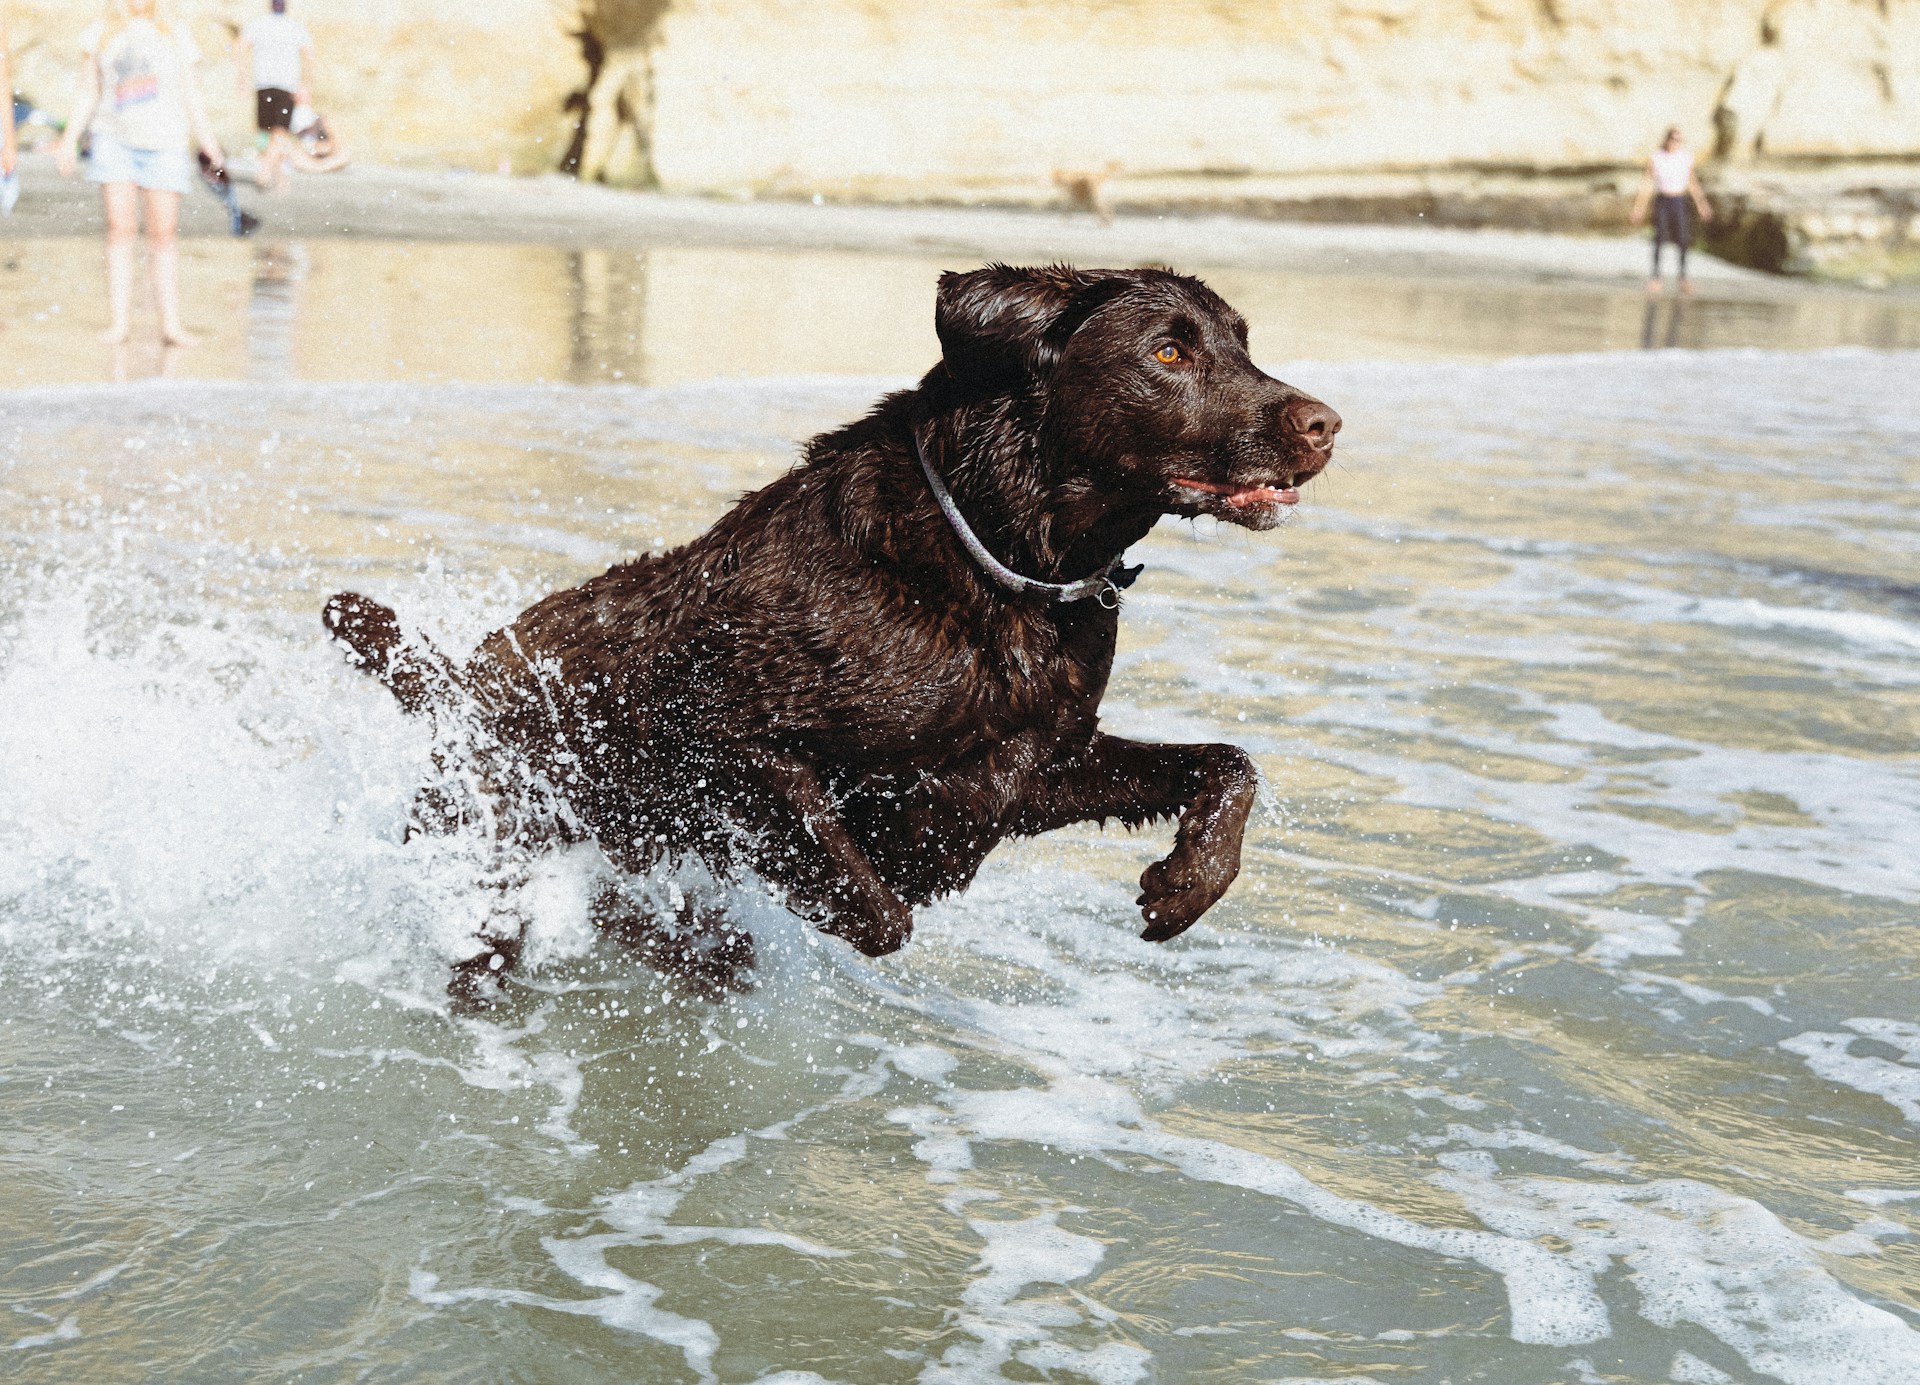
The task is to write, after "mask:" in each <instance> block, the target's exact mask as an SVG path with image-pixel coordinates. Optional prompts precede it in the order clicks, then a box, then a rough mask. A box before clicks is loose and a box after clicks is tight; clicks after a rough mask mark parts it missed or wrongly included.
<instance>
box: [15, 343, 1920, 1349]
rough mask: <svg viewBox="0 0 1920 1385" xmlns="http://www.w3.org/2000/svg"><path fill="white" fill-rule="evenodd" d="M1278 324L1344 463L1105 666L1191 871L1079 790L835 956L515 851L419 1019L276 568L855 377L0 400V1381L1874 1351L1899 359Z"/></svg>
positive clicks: (770, 423)
mask: <svg viewBox="0 0 1920 1385" xmlns="http://www.w3.org/2000/svg"><path fill="white" fill-rule="evenodd" d="M268 344H269V346H271V342H269V343H268ZM256 359H265V360H267V361H268V362H269V363H270V364H271V362H272V361H273V360H284V357H275V356H273V355H272V352H271V351H265V350H263V352H262V353H258V354H257V355H256ZM1272 364H1273V368H1274V369H1275V370H1276V372H1277V373H1280V374H1282V375H1283V377H1284V378H1287V379H1289V380H1290V381H1292V382H1293V383H1296V384H1298V385H1300V386H1302V387H1304V388H1307V389H1310V390H1312V391H1314V392H1316V393H1318V394H1320V395H1321V396H1322V397H1323V398H1325V399H1327V400H1328V401H1329V402H1331V403H1333V404H1334V405H1335V406H1336V407H1337V408H1339V409H1340V410H1341V411H1342V413H1343V414H1344V415H1345V417H1346V420H1347V428H1346V431H1345V433H1344V434H1343V443H1342V450H1341V454H1340V460H1339V461H1338V462H1337V464H1336V465H1335V467H1334V468H1333V469H1332V470H1331V471H1330V472H1329V473H1327V474H1326V475H1325V476H1324V477H1322V478H1321V479H1320V480H1318V481H1316V482H1315V483H1314V484H1313V485H1312V486H1311V487H1310V488H1309V489H1308V491H1307V493H1306V500H1305V502H1304V503H1303V505H1302V506H1301V508H1300V512H1299V513H1298V514H1297V516H1296V517H1295V518H1294V519H1293V520H1292V522H1291V523H1290V524H1289V525H1287V526H1286V527H1285V528H1283V529H1282V530H1280V531H1278V532H1276V533H1273V534H1267V535H1250V534H1246V533H1244V532H1242V531H1238V530H1232V529H1218V528H1212V527H1208V526H1204V525H1201V526H1190V525H1184V524H1178V525H1176V524H1173V523H1171V522H1169V523H1168V524H1166V525H1164V526H1163V527H1162V528H1161V529H1159V530H1157V531H1156V532H1155V533H1154V534H1153V535H1152V536H1150V538H1149V539H1148V540H1147V541H1146V542H1145V543H1143V544H1142V545H1140V546H1139V547H1138V548H1137V549H1136V550H1135V552H1134V554H1133V557H1134V559H1135V560H1137V561H1144V562H1145V563H1146V573H1145V575H1144V576H1143V578H1142V579H1141V581H1140V582H1139V584H1138V585H1137V586H1136V587H1135V588H1134V589H1133V590H1132V592H1130V593H1129V595H1128V600H1127V607H1126V614H1125V617H1124V619H1123V635H1122V644H1121V653H1120V659H1119V664H1118V668H1117V671H1116V676H1115V679H1114V684H1113V691H1112V694H1111V696H1110V697H1109V700H1108V703H1107V707H1106V720H1107V725H1108V726H1109V728H1110V729H1114V730H1116V731H1119V732H1122V733H1125V734H1130V735H1136V736H1141V737H1147V738H1155V739H1209V740H1212V739H1221V740H1231V741H1234V742H1236V743H1238V744H1240V745H1243V746H1245V747H1246V748H1247V749H1248V750H1249V751H1250V752H1251V753H1252V754H1253V755H1254V757H1255V758H1256V760H1257V761H1258V763H1259V765H1260V767H1261V770H1262V773H1263V775H1264V776H1265V781H1266V790H1265V794H1264V797H1263V802H1262V805H1261V807H1260V810H1259V812H1258V814H1257V816H1256V820H1255V822H1254V824H1253V826H1252V828H1251V830H1250V833H1249V837H1248V844H1247V852H1246V865H1245V871H1244V873H1243V875H1242V877H1241V879H1240V881H1239V882H1238V884H1237V885H1236V886H1235V888H1234V889H1233V891H1232V892H1231V894H1230V895H1229V896H1228V897H1227V899H1226V900H1224V901H1223V902H1222V903H1221V904H1220V905H1218V906H1217V907H1216V908H1215V909H1214V910H1213V911H1212V912H1211V913H1210V914H1209V915H1208V916H1207V917H1206V918H1205V919H1204V920H1203V921H1202V922H1201V924H1200V925H1199V926H1198V927H1196V928H1195V929H1194V930H1193V931H1192V932H1191V933H1189V934H1188V935H1186V936H1185V937H1183V938H1182V939H1180V940H1178V941H1177V942H1175V943H1173V944H1170V945H1165V946H1154V945H1151V944H1147V943H1143V942H1141V941H1139V940H1138V938H1137V937H1136V936H1135V934H1136V932H1137V929H1138V926H1139V922H1138V919H1137V917H1136V915H1135V910H1134V906H1133V905H1132V903H1131V898H1132V894H1133V892H1134V888H1135V887H1134V885H1133V881H1134V879H1135V878H1136V877H1137V876H1138V874H1139V872H1140V870H1141V869H1142V868H1143V867H1144V866H1145V865H1146V864H1147V863H1148V862H1150V861H1152V860H1153V859H1155V858H1156V857H1157V856H1158V855H1160V854H1161V853H1162V852H1164V850H1165V849H1166V847H1167V844H1168V834H1167V832H1166V831H1164V830H1162V831H1145V832H1142V833H1139V834H1127V833H1125V832H1121V831H1118V830H1115V831H1109V832H1102V831H1099V830H1097V829H1094V828H1092V827H1087V828H1082V829H1074V830H1070V831H1065V832H1061V833H1057V834H1054V835H1052V836H1049V837H1046V838H1043V839H1040V840H1038V841H1034V842H1028V843H1022V844H1018V845H1014V846H1010V847H1007V848H1003V849H1002V850H1001V851H1000V852H999V853H997V854H996V855H995V856H994V857H993V858H992V859H991V861H990V862H989V864H988V866H987V868H986V869H985V871H984V872H983V873H982V876H981V878H980V880H979V881H978V882H977V883H976V884H975V885H974V887H973V888H972V889H970V890H969V891H968V892H966V893H965V894H964V895H961V896H958V897H955V898H951V899H948V900H945V901H942V902H940V903H938V904H936V905H934V906H933V907H931V908H928V909H926V910H923V911H922V912H921V914H920V916H919V921H918V928H917V932H916V934H915V937H914V940H913V942H912V943H911V945H910V946H909V947H908V948H907V949H905V950H904V951H903V952H901V953H900V954H898V955H896V956H894V957H890V958H885V959H880V960H877V961H869V960H866V959H863V958H860V957H858V956H857V955H855V954H854V953H852V952H851V950H850V949H848V948H846V947H845V946H843V945H841V944H839V943H837V942H836V941H834V940H831V939H826V938H822V937H818V936H815V935H812V934H810V933H809V932H808V931H807V930H806V929H805V928H804V927H803V926H801V925H800V924H799V923H798V922H797V921H795V920H794V919H793V918H791V917H790V916H788V915H786V914H784V913H783V912H782V911H781V910H779V909H778V908H777V907H776V906H775V905H774V904H773V903H772V902H771V901H770V900H768V899H767V898H766V897H765V896H764V895H763V894H761V893H760V892H758V891H757V890H756V889H755V888H754V887H753V886H752V885H751V883H750V882H749V883H746V884H742V885H738V886H734V887H731V888H730V890H729V891H728V897H727V899H726V903H727V904H728V907H729V908H730V909H732V910H733V911H734V913H735V914H736V915H737V916H738V917H740V918H742V919H744V920H746V921H748V922H749V923H750V926H751V927H752V929H753V931H754V933H755V935H756V938H757V939H758V942H759V947H760V954H761V966H760V969H759V985H758V988H757V989H756V990H755V991H754V992H753V993H752V994H750V995H746V996H742V997H738V998H734V999H730V1000H727V1001H726V1002H724V1003H720V1004H713V1003H709V1002H707V1001H704V1000H700V999H698V998H696V997H693V996H691V995H689V994H688V993H686V992H685V991H684V990H683V989H680V988H678V987H676V986H675V985H674V984H672V983H670V982H668V981H666V980H664V979H663V978H661V977H659V976H658V975H656V974H654V973H653V972H651V971H650V970H648V969H647V968H646V967H645V966H644V965H643V964H641V963H640V962H639V961H637V960H636V959H634V958H633V957H631V956H629V955H626V954H624V953H622V952H621V951H620V950H619V949H617V948H615V947H611V946H609V945H607V944H606V943H604V942H602V941H599V940H597V939H596V938H595V937H594V935H593V931H592V929H591V927H590V926H589V924H588V922H587V917H586V900H587V898H588V897H589V895H590V894H591V891H592V889H593V887H594V882H595V881H596V879H597V878H598V876H599V873H600V871H601V869H602V866H601V864H600V863H599V862H598V861H597V859H595V857H594V856H593V853H591V852H590V851H575V852H573V853H571V854H569V855H566V856H562V857H556V858H552V859H549V860H548V861H546V862H544V863H542V864H541V866H540V867H539V868H538V869H537V870H536V871H535V872H534V873H533V874H532V876H531V878H530V879H529V880H528V881H527V882H526V883H525V884H524V885H522V886H520V887H519V890H518V906H519V907H520V908H521V909H523V910H524V911H525V912H526V913H527V914H528V915H530V916H531V917H532V918H533V920H534V928H533V934H532V943H531V948H530V954H529V965H528V966H527V968H526V969H525V971H524V973H523V974H522V975H521V976H520V977H519V978H518V979H517V981H516V983H515V984H514V985H513V986H512V988H511V990H510V995H509V999H508V1000H507V1002H506V1003H505V1004H504V1005H503V1006H502V1007H501V1008H500V1009H498V1010H497V1011H495V1012H493V1013H491V1014H489V1015H486V1016H484V1017H479V1018H475V1017H468V1016H461V1015H457V1014H453V1013H450V1012H449V1010H448V1007H447V1005H446V1003H445V999H444V992H443V987H444V983H445V979H446V968H447V965H448V963H449V961H450V960H451V959H453V958H455V957H457V956H460V955H462V953H463V949H466V948H469V947H470V946H471V944H470V943H469V942H468V938H469V937H470V934H471V932H472V930H473V929H474V928H475V927H476V926H478V925H479V924H480V923H482V922H483V921H484V920H485V919H486V917H487V916H488V913H489V911H490V910H491V909H493V908H496V907H498V901H497V899H496V891H494V890H493V889H492V888H491V887H490V885H489V884H488V879H487V874H486V868H485V853H484V852H483V851H481V850H480V849H479V848H478V846H477V845H476V844H474V843H468V842H463V841H460V840H457V839H456V840H452V841H447V842H439V843H430V844H423V843H416V844H412V845H408V844H403V843H402V841H401V825H402V822H403V819H404V815H405V812H406V808H407V805H408V802H409V799H410V797H411V795H412V793H413V791H414V788H415V787H416V786H417V785H418V784H419V783H420V782H421V780H422V779H423V777H424V776H425V775H427V773H428V772H429V757H430V750H431V747H430V745H429V744H428V743H427V741H426V739H425V735H424V733H423V731H422V729H421V728H420V727H419V726H417V725H414V724H410V723H409V722H407V721H406V720H405V719H403V718H402V717H401V716H400V715H399V714H398V712H397V711H396V710H395V708H394V707H393V704H392V702H391V699H390V698H388V697H387V695H386V694H385V693H384V692H383V691H382V690H381V689H379V688H378V687H377V686H375V685H373V684H372V683H371V682H369V681H368V680H365V679H364V678H361V677H359V676H357V675H355V674H353V673H352V672H350V671H349V670H347V669H346V668H345V667H344V665H343V664H342V662H341V660H340V659H339V658H338V656H337V654H336V653H335V652H334V651H333V650H331V649H330V648H329V647H328V646H327V645H326V643H325V642H324V640H323V638H322V634H321V631H320V627H319V623H318V619H317V612H318V609H319V605H320V602H321V600H322V599H323V598H324V596H325V595H326V594H327V593H329V592H331V591H333V590H336V589H338V588H339V587H342V586H347V585H351V586H355V587H358V588H360V589H362V590H366V591H370V592H373V593H376V594H378V595H381V596H383V597H385V598H388V599H390V600H392V601H393V602H394V603H395V604H396V605H397V606H398V607H399V608H400V609H401V611H402V613H403V615H405V616H406V617H408V618H409V619H411V620H413V621H416V622H418V623H419V624H421V625H422V626H424V627H425V628H428V629H430V630H431V631H433V632H434V633H435V635H436V636H437V637H438V638H440V639H441V640H443V641H444V642H446V643H447V644H449V645H451V646H455V647H462V646H465V645H470V644H471V643H472V642H474V641H475V640H477V639H478V638H479V637H480V636H481V635H482V634H483V633H484V632H485V631H486V630H487V629H489V628H491V627H492V626H493V625H494V624H495V623H497V622H499V621H500V620H502V619H504V618H505V617H507V616H509V615H511V614H512V613H513V612H515V611H517V610H518V609H519V608H520V607H521V606H522V605H523V604H524V603H525V602H527V601H528V600H530V599H531V598H533V597H534V596H537V595H539V594H541V593H543V592H544V591H546V590H549V589H551V588H552V587H553V586H555V585H558V584H562V583H567V582H571V581H574V580H577V579H579V578H580V577H582V576H584V575H586V574H588V573H591V572H593V571H597V570H598V569H599V568H600V567H602V566H604V565H605V564H607V563H608V562H610V561H613V560H615V559H617V558H619V557H620V556H622V555H624V554H627V553H631V552H634V551H637V550H643V549H647V548H651V547H656V546H658V545H660V544H663V543H673V542H677V541H679V540H681V539H684V538H685V537H687V536H689V535H691V534H693V533H695V532H697V531H698V530H699V529H701V528H702V527H704V525H705V524H707V523H708V522H710V521H711V519H712V518H713V517H714V516H715V515H716V514H718V513H719V512H720V511H721V510H722V509H723V508H724V507H725V506H726V505H727V504H728V503H729V502H730V500H731V499H732V497H734V496H735V495H737V494H738V493H739V492H740V491H741V490H743V489H746V488H749V487H752V486H754V485H757V484H760V483H762V482H764V481H766V480H767V479H769V478H771V477H772V476H774V475H776V474H778V472H779V471H780V470H781V469H782V468H783V467H785V466H786V465H788V464H789V462H790V460H791V458H792V455H793V449H794V445H795V442H796V440H798V439H801V438H804V437H805V436H807V435H809V434H810V433H812V432H814V431H816V430H818V429H820V428H823V427H827V426H830V425H832V424H834V423H836V422H838V421H840V420H842V419H844V418H846V417H848V416H850V415H851V414H853V413H854V412H856V411H858V410H860V409H862V408H863V407H864V406H865V405H866V404H867V403H868V402H869V401H870V400H871V399H872V398H873V397H874V396H875V395H877V394H878V393H879V392H880V391H881V390H883V389H885V388H888V387H890V386H891V385H892V384H894V383H896V382H897V380H896V377H893V376H889V377H886V378H875V377H857V376H847V375H820V374H807V373H805V372H804V371H800V370H795V371H793V372H790V373H788V374H786V375H772V376H766V375H763V376H758V377H753V378H738V379H731V380H716V379H705V380H697V379H696V380H687V381H684V382H681V383H667V384H659V385H651V386H641V385H633V384H629V383H624V382H614V383H595V384H545V385H540V384H525V383H512V382H495V383H469V384H457V383H440V384H434V383H419V382H405V381H394V382H388V383H337V382H336V383H320V382H316V381H313V380H311V379H306V380H303V379H300V378H297V375H298V372H297V371H281V372H278V373H276V372H274V371H271V370H268V371H265V372H256V378H254V379H253V380H251V381H247V380H232V381H218V380H206V381H165V380H156V381H148V382H145V383H139V384H135V385H131V386H113V385H86V384H67V385H58V384H55V385H41V386H34V387H31V388H22V389H15V390H12V391H10V392H7V393H5V394H0V995H4V997H5V1002H6V1003H5V1005H4V1006H0V1188H3V1189H4V1194H0V1305H3V1307H4V1313H3V1314H0V1376H5V1377H7V1378H14V1379H21V1380H32V1381H77V1380H86V1381H100V1382H106V1381H123V1380H124V1381H134V1380H153V1379H166V1380H229V1379H263V1380H264V1379H272V1380H280V1379H287V1380H292V1379H300V1380H319V1381H333V1380H341V1381H345V1380H447V1381H496V1380H498V1381H509V1380H526V1381H536V1380H537V1381H601V1380H641V1381H649V1382H652V1381H661V1382H728V1383H729V1385H732V1382H750V1381H764V1382H780V1385H802V1383H803V1382H806V1383H807V1385H817V1382H822V1381H833V1382H847V1383H848V1385H855V1383H856V1382H858V1383H861V1385H864V1383H865V1382H906V1381H918V1382H929V1385H933V1383H939V1385H946V1383H947V1382H969V1381H998V1380H1012V1381H1057V1382H1095V1385H1131V1382H1145V1381H1196V1382H1223V1385H1224V1382H1249V1381H1274V1382H1279V1381H1285V1382H1294V1383H1295V1385H1299V1383H1300V1382H1309V1381H1325V1382H1334V1381H1338V1382H1342V1383H1343V1385H1354V1383H1355V1382H1368V1381H1372V1382H1378V1383H1379V1385H1385V1383H1386V1382H1420V1383H1421V1385H1440V1382H1467V1381H1491V1382H1509V1383H1510V1385H1541V1383H1542V1382H1569V1383H1571V1382H1581V1383H1582V1385H1588V1383H1590V1382H1636V1383H1637V1382H1683V1383H1684V1385H1709V1383H1712V1382H1727V1381H1740V1382H1747V1381H1784V1382H1789V1385H1832V1383H1833V1382H1843V1381H1844V1382H1850V1383H1852V1382H1859V1383H1861V1385H1867V1383H1869V1382H1870V1383H1872V1385H1908V1383H1909V1382H1914V1381H1916V1380H1920V851H1916V843H1920V758H1917V756H1920V500H1917V499H1916V496H1920V356H1916V355H1914V354H1911V353H1901V352H1876V351H1868V350H1860V349H1845V350H1828V351H1782V352H1761V351H1750V350H1748V351H1717V352H1716V351H1708V352H1694V353H1687V352H1654V353H1651V354H1645V355H1642V354H1637V353H1634V354H1585V355H1582V354H1564V353H1563V354H1546V355H1538V356H1533V357H1526V358H1517V359H1510V360H1499V361H1485V360H1453V361H1445V360H1442V361H1424V362H1408V361H1392V360H1347V361H1320V362H1317V363H1316V362H1314V361H1289V360H1284V359H1280V358H1277V357H1276V358H1274V359H1273V362H1272ZM654 883H655V885H656V886H657V887H659V888H661V889H664V890H673V889H681V890H686V891H690V892H704V893H706V894H708V895H712V894H714V893H716V891H717V887H716V886H714V885H713V883H712V882H711V881H706V880H703V879H701V878H699V876H698V874H697V872H695V871H692V870H686V871H683V872H681V873H679V874H677V875H675V876H674V877H673V878H671V879H668V878H665V877H664V876H663V877H662V879H660V880H658V881H656V882H654Z"/></svg>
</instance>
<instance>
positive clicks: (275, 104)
mask: <svg viewBox="0 0 1920 1385" xmlns="http://www.w3.org/2000/svg"><path fill="white" fill-rule="evenodd" d="M271 3H272V10H271V11H270V12H269V13H267V14H259V15H255V16H254V17H253V18H252V19H249V20H248V21H247V23H246V26H245V27H244V28H242V29H241V30H240V37H239V38H237V39H235V40H234V56H235V57H236V59H237V60H238V62H239V66H240V71H241V74H242V81H243V83H244V82H246V81H247V80H249V79H250V80H251V83H252V88H251V89H252V91H253V112H254V123H255V124H256V125H258V126H259V127H260V129H261V132H262V133H264V134H265V135H266V137H267V148H266V152H265V153H263V154H262V155H261V156H260V168H259V171H258V173H256V174H255V177H254V181H256V182H257V183H259V184H260V186H261V187H262V188H263V189H264V188H274V189H276V190H278V191H280V192H285V191H286V190H287V171H286V164H287V161H288V160H289V159H292V158H293V157H294V155H295V154H296V152H297V151H296V150H295V147H294V143H293V111H294V107H296V106H310V105H312V102H311V101H310V100H309V99H308V97H307V87H306V79H307V77H308V75H309V74H310V72H311V69H312V67H313V35H311V34H309V33H308V32H307V26H306V25H304V24H302V23H301V22H300V21H299V20H297V19H293V18H290V17H289V16H288V14H287V0H271Z"/></svg>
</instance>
